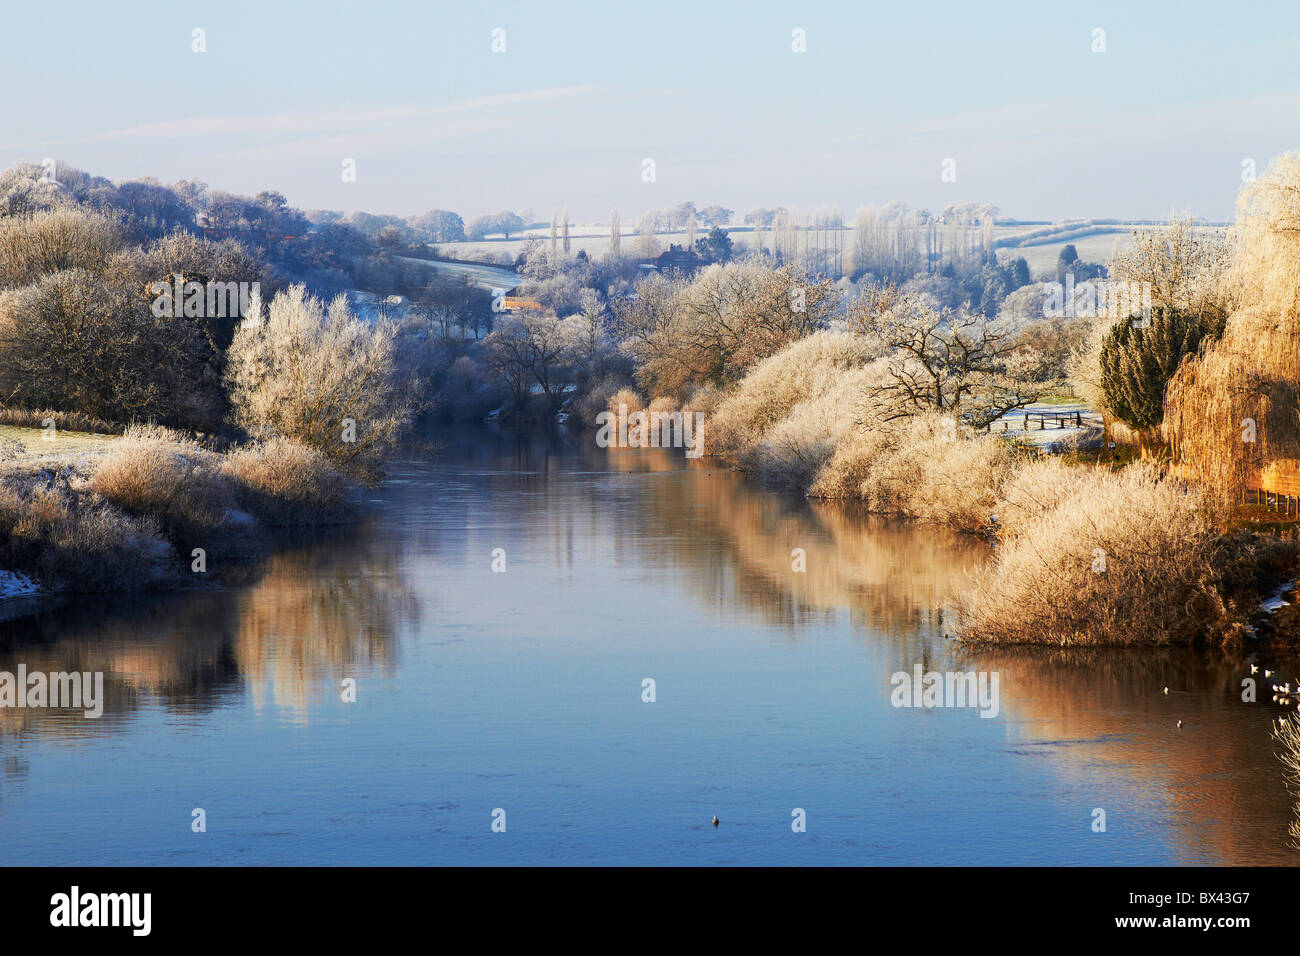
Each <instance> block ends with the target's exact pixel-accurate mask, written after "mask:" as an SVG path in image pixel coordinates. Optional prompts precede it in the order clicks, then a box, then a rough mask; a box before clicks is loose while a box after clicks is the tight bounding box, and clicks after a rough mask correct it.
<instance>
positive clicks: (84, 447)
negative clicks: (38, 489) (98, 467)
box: [0, 425, 119, 465]
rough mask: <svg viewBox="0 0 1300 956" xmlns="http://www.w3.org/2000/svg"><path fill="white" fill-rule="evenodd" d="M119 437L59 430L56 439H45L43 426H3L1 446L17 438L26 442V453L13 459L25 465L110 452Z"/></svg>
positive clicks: (0, 434) (24, 444) (55, 435)
mask: <svg viewBox="0 0 1300 956" xmlns="http://www.w3.org/2000/svg"><path fill="white" fill-rule="evenodd" d="M118 439H119V436H117V435H96V434H93V433H91V432H74V431H67V430H66V429H57V430H56V431H55V433H54V439H53V440H52V441H46V440H45V432H44V431H43V430H42V429H40V428H22V427H19V426H16V425H0V445H2V444H4V443H7V442H9V441H15V440H16V441H20V442H22V443H23V447H24V449H25V451H24V452H23V454H22V455H21V456H19V457H18V458H16V459H11V461H19V462H21V463H22V464H23V465H30V464H40V463H45V462H50V461H53V460H59V461H65V460H66V459H67V458H68V456H70V455H71V456H89V455H100V454H103V453H104V452H106V451H108V450H109V449H110V448H111V447H112V446H113V443H114V442H116V441H118Z"/></svg>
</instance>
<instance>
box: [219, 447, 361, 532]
mask: <svg viewBox="0 0 1300 956" xmlns="http://www.w3.org/2000/svg"><path fill="white" fill-rule="evenodd" d="M222 471H223V473H224V474H225V475H227V476H228V477H230V478H231V479H233V481H234V482H235V497H236V499H237V500H238V502H239V505H240V507H242V508H244V509H245V510H246V511H249V512H250V513H252V514H253V515H255V516H256V517H257V518H258V519H259V520H261V521H262V522H264V523H265V524H267V525H271V526H286V525H324V524H338V523H340V522H343V521H347V520H348V519H349V518H350V517H351V516H352V514H353V512H354V510H355V509H354V508H353V505H352V501H351V485H350V483H349V481H348V479H347V477H346V476H345V475H344V474H343V473H342V472H340V471H339V470H338V469H337V468H336V467H335V466H334V465H333V464H332V463H331V462H330V460H329V459H328V458H326V457H325V456H324V455H322V454H321V453H320V452H317V451H315V450H314V449H312V448H308V447H307V446H305V445H300V444H298V443H297V442H293V441H290V440H288V439H286V438H273V439H270V440H268V441H265V442H260V443H258V444H256V445H251V446H249V447H247V448H242V449H240V450H238V451H236V452H233V453H231V454H230V455H227V456H226V459H225V462H224V463H223V465H222Z"/></svg>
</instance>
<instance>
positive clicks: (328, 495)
mask: <svg viewBox="0 0 1300 956" xmlns="http://www.w3.org/2000/svg"><path fill="white" fill-rule="evenodd" d="M350 489H351V485H350V483H349V481H348V479H347V478H346V477H345V476H344V475H343V474H342V473H341V472H339V471H338V470H337V469H336V468H335V467H334V466H333V465H332V464H331V463H330V462H329V461H328V460H326V459H325V458H324V457H323V456H322V455H321V454H320V453H318V452H316V451H313V450H312V449H309V448H306V447H304V446H302V445H298V444H296V443H294V442H290V441H287V440H284V439H273V440H271V441H267V442H263V443H259V444H256V445H251V446H248V447H245V448H242V449H239V450H237V451H235V452H233V453H230V454H228V455H220V454H217V453H215V452H212V451H209V450H207V449H205V448H203V447H201V446H200V445H198V444H197V443H195V442H193V441H191V440H189V439H187V438H185V437H183V436H182V435H180V434H178V433H176V432H172V431H169V430H168V429H165V428H159V427H155V426H132V427H131V428H128V429H127V430H126V433H125V435H124V436H123V437H122V438H121V439H120V440H119V441H118V442H116V443H115V444H114V445H113V447H112V449H111V450H110V451H108V452H107V453H105V454H104V455H102V456H100V457H98V458H86V457H73V456H70V457H69V458H68V459H67V460H66V461H64V462H62V463H59V464H55V465H50V464H48V463H47V462H45V461H40V462H29V461H24V460H21V459H19V460H16V461H10V462H7V463H6V464H5V465H4V466H3V470H2V471H0V567H3V568H5V569H7V570H14V571H21V572H23V573H25V574H28V575H29V576H31V577H32V578H34V579H35V580H36V581H37V582H38V584H39V585H40V586H41V588H42V589H43V590H48V591H76V592H103V591H118V590H135V589H139V588H148V587H153V586H157V585H161V584H165V583H169V582H174V581H177V580H180V579H182V578H184V577H186V576H187V575H188V574H189V573H190V572H191V557H192V553H193V549H195V548H202V549H203V550H204V552H205V556H206V559H207V560H208V561H211V562H214V563H215V562H217V561H219V560H220V559H223V558H239V557H246V556H248V555H250V554H255V553H259V552H260V551H261V549H262V547H263V546H264V543H265V538H264V529H267V528H273V527H279V526H286V525H311V524H334V523H338V522H341V521H345V520H347V519H348V518H349V517H350V515H351V513H352V500H351V494H350Z"/></svg>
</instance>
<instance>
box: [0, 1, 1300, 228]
mask: <svg viewBox="0 0 1300 956" xmlns="http://www.w3.org/2000/svg"><path fill="white" fill-rule="evenodd" d="M5 19H6V27H7V29H6V40H7V42H6V43H5V45H4V46H5V50H4V54H3V56H0V77H2V78H3V80H4V89H5V90H7V91H8V96H7V97H6V100H5V103H4V107H3V114H0V115H3V123H2V124H0V163H3V164H4V165H9V164H10V163H13V162H16V161H18V160H31V161H39V160H40V159H42V158H44V157H47V156H53V157H56V158H58V159H60V160H63V161H66V162H70V163H72V164H73V165H76V166H80V167H82V168H84V169H87V170H89V171H91V172H95V173H98V174H101V175H105V176H109V177H111V178H113V179H121V178H133V177H136V176H141V175H153V176H157V177H158V178H160V179H163V180H165V181H168V182H170V181H172V180H175V179H179V178H186V177H196V178H199V179H202V180H204V181H205V182H208V183H210V184H211V185H212V186H213V187H215V188H220V189H227V190H231V191H236V192H246V193H251V192H256V191H258V190H260V189H278V190H280V191H281V192H283V193H284V194H285V195H286V196H288V197H289V200H290V201H291V202H292V203H293V204H294V205H297V206H301V207H304V208H334V209H344V210H353V209H366V210H368V211H371V212H394V213H401V214H407V213H413V212H418V211H421V210H424V209H428V208H433V207H438V208H447V209H453V210H456V211H458V212H460V213H461V214H462V215H464V216H466V217H467V218H468V217H470V216H473V215H476V214H478V213H482V212H486V211H496V210H499V209H504V208H510V209H515V210H519V209H522V208H525V207H531V208H533V209H535V210H537V212H538V213H539V214H541V215H544V216H545V215H549V213H550V210H551V209H552V208H553V207H562V206H566V205H567V206H568V208H569V209H570V211H571V213H572V214H573V215H574V216H575V217H576V218H578V219H603V218H605V217H606V216H607V215H608V210H609V209H610V208H611V207H614V206H616V207H618V208H619V209H620V211H621V212H622V215H623V219H624V221H625V222H629V221H631V220H634V219H635V217H636V216H637V215H638V214H639V213H640V212H642V211H644V210H646V209H652V208H660V207H663V206H668V205H671V204H675V203H677V202H680V201H682V200H687V199H690V200H694V201H695V202H697V203H699V204H700V205H706V204H710V203H715V202H717V203H721V204H723V205H725V206H729V207H731V208H733V209H735V210H736V211H737V212H744V211H745V210H747V209H749V208H752V207H754V206H775V205H787V206H797V207H801V208H815V207H820V206H836V207H839V208H840V209H842V210H843V211H844V212H845V213H846V214H849V215H851V214H852V212H853V210H854V209H855V208H857V207H858V206H860V205H865V204H868V203H881V202H887V201H889V200H892V199H902V200H904V201H905V202H907V203H909V204H910V205H912V206H914V207H919V206H928V207H931V208H938V207H941V206H942V205H943V204H944V203H946V202H948V201H951V200H972V201H980V202H992V203H995V204H997V205H999V206H1001V207H1002V209H1003V211H1004V214H1006V215H1013V216H1019V217H1021V218H1048V219H1051V218H1058V217H1066V216H1121V217H1163V216H1165V215H1168V214H1169V212H1170V211H1171V210H1172V211H1176V212H1178V213H1191V214H1194V215H1202V216H1206V217H1207V218H1211V219H1224V218H1229V217H1230V216H1231V214H1232V204H1233V200H1234V197H1235V195H1236V192H1237V190H1238V188H1239V187H1240V185H1241V164H1242V161H1243V160H1244V159H1248V158H1250V159H1254V160H1255V161H1256V162H1257V163H1258V164H1259V167H1260V169H1262V168H1263V167H1264V165H1265V164H1266V162H1267V160H1268V159H1269V158H1270V157H1272V156H1274V155H1276V154H1277V153H1279V152H1282V151H1284V150H1287V149H1290V148H1298V147H1300V136H1298V135H1297V122H1296V121H1297V118H1298V117H1300V70H1297V67H1296V64H1297V63H1300V56H1298V54H1300V40H1298V39H1297V38H1298V37H1300V33H1298V32H1297V30H1298V28H1300V5H1297V4H1295V3H1293V2H1292V3H1281V2H1279V3H1258V4H1251V5H1250V6H1249V7H1248V8H1247V7H1244V6H1243V8H1240V9H1238V8H1235V7H1233V6H1232V5H1230V4H1225V3H1208V2H1199V0H1196V2H1183V3H1141V4H1137V3H1134V2H1132V0H1130V2H1122V3H1084V2H1076V3H1068V4H1062V3H1055V2H1051V3H1049V2H1040V3H1020V2H991V3H979V4H975V3H968V4H932V3H918V2H898V3H890V4H876V3H862V2H830V0H826V2H816V0H813V2H804V3H796V2H785V3H776V2H748V3H741V2H734V3H732V2H717V3H711V2H707V0H695V2H686V3H677V2H662V0H654V2H646V3H637V4H626V3H597V2H588V3H568V2H563V3H562V2H551V0H545V2H539V0H531V2H526V3H525V2H495V3H494V2H487V3H455V4H445V3H438V2H428V0H425V2H415V0H412V2H383V0H371V2H366V3H347V2H344V3H330V2H312V3H298V2H279V3H277V2H273V0H263V2H228V0H227V2H219V3H195V2H191V3H186V2H171V3H163V2H156V3H155V2H136V3H132V2H130V0H125V2H121V3H114V4H101V3H67V2H63V3H61V2H42V3H39V4H36V3H32V4H23V5H20V6H19V5H15V6H13V7H12V8H11V9H9V10H7V11H6V14H5ZM195 27H202V28H203V29H205V30H206V33H207V52H206V53H203V54H196V53H193V52H191V31H192V30H193V29H194V28H195ZM496 27H501V28H503V29H504V30H505V31H506V52H505V53H500V54H494V53H493V52H492V51H491V42H492V37H491V31H492V30H493V28H496ZM796 27H797V28H802V29H803V30H805V31H806V35H807V52H806V53H802V54H797V53H794V52H792V50H791V31H792V30H793V29H795V28H796ZM1097 27H1100V28H1103V29H1104V30H1105V31H1106V47H1107V50H1106V52H1105V53H1093V52H1092V51H1091V45H1092V31H1093V29H1094V28H1097ZM345 157H352V158H355V160H356V162H357V181H356V182H355V183H344V182H342V181H341V178H340V175H339V172H340V164H341V162H342V160H343V159H344V158H345ZM646 157H650V158H653V159H654V160H655V163H656V170H657V181H656V182H654V183H653V184H647V183H643V182H642V180H641V162H642V160H643V159H644V158H646ZM948 157H951V158H953V159H954V160H955V161H956V169H957V181H956V182H955V183H944V182H941V180H940V170H941V164H942V162H943V160H944V159H945V158H948Z"/></svg>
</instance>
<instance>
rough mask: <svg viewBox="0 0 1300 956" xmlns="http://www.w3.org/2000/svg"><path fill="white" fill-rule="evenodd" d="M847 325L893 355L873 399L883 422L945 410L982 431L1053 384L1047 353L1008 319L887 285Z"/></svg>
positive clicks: (855, 308)
mask: <svg viewBox="0 0 1300 956" xmlns="http://www.w3.org/2000/svg"><path fill="white" fill-rule="evenodd" d="M849 324H850V327H851V328H852V329H853V330H854V331H856V332H858V333H859V334H862V335H865V336H867V337H868V338H870V339H872V340H873V341H874V344H875V345H876V346H877V347H878V348H880V349H882V350H883V352H884V353H885V355H886V356H887V358H888V375H889V380H888V381H887V382H886V383H884V384H881V385H878V386H875V387H874V388H873V389H872V390H871V395H870V396H869V397H870V398H871V400H872V401H873V403H874V404H875V406H876V409H877V411H878V413H879V416H880V418H881V419H882V420H885V421H889V420H892V419H897V418H905V417H907V416H910V415H915V414H918V413H920V412H925V411H939V412H948V413H951V414H953V415H955V416H957V417H959V418H960V419H961V420H962V421H964V422H965V423H966V424H968V425H971V426H973V427H976V428H983V427H984V426H986V425H988V424H990V423H992V422H993V421H996V420H997V419H998V418H1000V417H1002V416H1003V415H1005V414H1006V413H1007V412H1009V411H1012V410H1014V409H1017V408H1023V407H1024V406H1026V405H1028V404H1030V403H1031V402H1035V401H1037V400H1038V399H1039V397H1041V396H1042V394H1043V393H1044V392H1045V391H1046V388H1047V386H1046V384H1045V382H1044V380H1043V372H1044V369H1043V367H1042V360H1041V358H1040V357H1038V356H1036V355H1035V354H1034V353H1033V352H1032V351H1031V350H1030V349H1029V348H1028V347H1027V346H1026V345H1025V343H1024V342H1023V341H1022V339H1021V337H1020V335H1019V334H1018V333H1017V331H1016V330H1015V329H1014V328H1013V327H1012V326H1011V325H1010V324H1009V323H1007V322H1005V321H1002V320H997V319H988V318H986V317H985V316H983V315H978V314H972V313H970V312H967V311H965V310H955V311H954V310H942V309H938V308H935V307H933V306H932V305H930V304H929V303H928V302H927V301H925V300H924V299H922V298H921V297H918V296H912V295H906V294H902V295H900V294H898V293H897V292H895V291H894V290H893V289H892V287H885V288H884V289H880V290H876V291H874V292H873V293H871V294H869V295H867V296H864V297H862V298H860V299H859V300H857V301H856V302H854V303H853V305H851V306H850V309H849Z"/></svg>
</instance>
